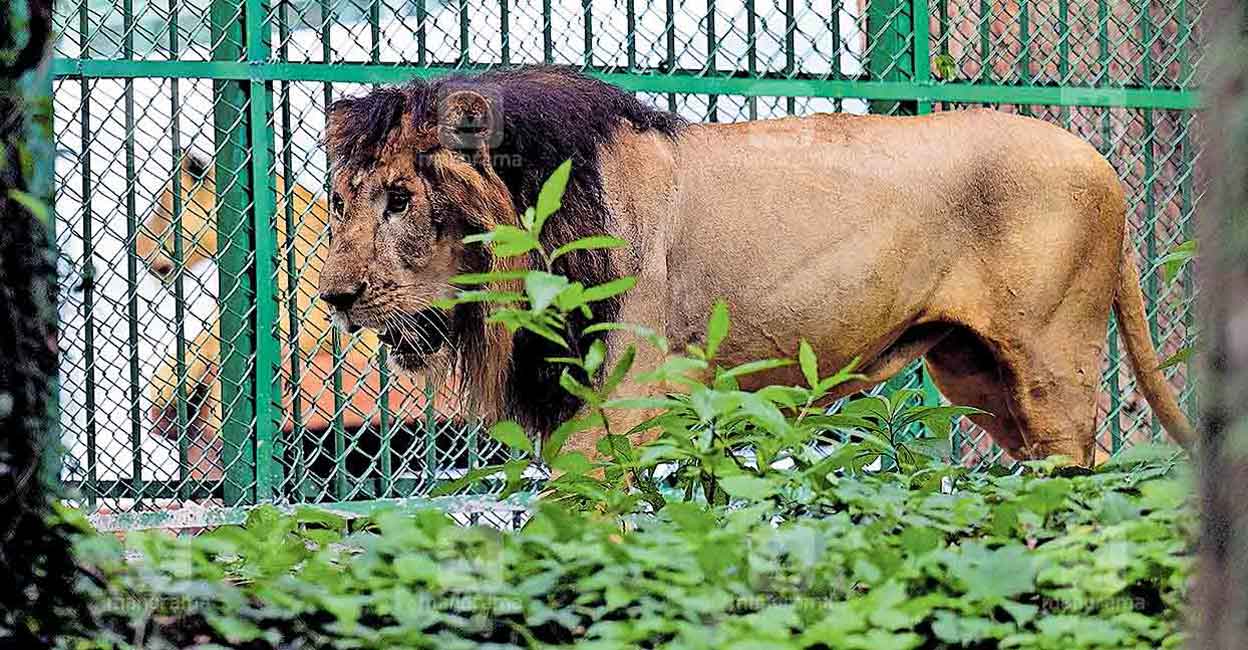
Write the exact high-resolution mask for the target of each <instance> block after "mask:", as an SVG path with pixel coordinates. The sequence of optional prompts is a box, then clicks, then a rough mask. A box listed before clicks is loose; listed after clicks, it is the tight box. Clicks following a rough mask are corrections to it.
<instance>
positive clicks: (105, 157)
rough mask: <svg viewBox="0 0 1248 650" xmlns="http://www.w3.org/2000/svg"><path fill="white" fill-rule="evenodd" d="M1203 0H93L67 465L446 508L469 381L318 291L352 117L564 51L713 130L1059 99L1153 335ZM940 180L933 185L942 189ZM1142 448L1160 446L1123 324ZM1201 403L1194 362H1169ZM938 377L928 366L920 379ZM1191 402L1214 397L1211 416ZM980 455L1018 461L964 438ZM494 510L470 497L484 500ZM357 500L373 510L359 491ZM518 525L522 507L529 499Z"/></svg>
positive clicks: (63, 110)
mask: <svg viewBox="0 0 1248 650" xmlns="http://www.w3.org/2000/svg"><path fill="white" fill-rule="evenodd" d="M1202 6H1203V4H1202V2H1201V1H1200V0H1004V1H1003V0H664V1H663V2H658V1H657V0H287V1H283V2H266V1H264V0H243V1H242V2H240V3H232V2H227V1H225V0H167V1H164V0H152V1H150V2H149V1H147V0H78V2H77V3H74V2H62V3H59V13H58V14H57V19H58V23H59V32H60V33H61V34H62V36H61V39H60V42H59V43H58V45H57V48H56V52H55V59H54V61H53V73H54V76H55V81H54V98H55V118H56V135H57V139H58V162H57V180H58V183H57V199H56V213H57V232H58V242H59V245H60V253H61V267H62V274H63V291H62V296H61V304H60V317H61V321H62V323H61V341H60V349H61V351H62V368H61V396H60V405H61V412H62V417H61V423H62V428H63V432H64V440H65V444H66V447H67V449H68V454H67V465H66V468H65V476H64V478H65V480H66V481H67V482H68V483H70V484H71V485H73V486H74V487H76V488H78V489H79V490H80V495H81V499H82V504H83V507H84V508H85V509H87V510H88V511H89V512H95V513H114V514H115V515H116V516H115V517H114V519H111V520H109V521H110V522H111V523H110V525H115V526H121V527H125V526H138V525H172V524H178V523H182V524H187V523H205V522H212V521H232V520H237V519H238V517H240V516H241V513H242V512H244V509H245V507H246V506H248V505H249V504H255V503H258V502H277V503H287V504H290V503H334V504H339V505H343V506H344V507H351V508H359V509H367V508H369V507H371V506H372V505H374V504H376V503H379V502H384V501H387V500H391V499H395V498H403V499H420V498H423V497H424V496H426V495H428V494H429V492H430V491H431V489H432V488H433V487H434V486H435V485H437V484H438V483H439V482H440V481H442V480H445V479H446V478H448V477H453V476H455V475H457V473H458V472H462V471H464V470H466V469H467V468H470V467H473V466H476V465H478V464H480V463H483V462H486V461H487V460H488V459H490V458H491V457H492V456H493V455H495V454H497V453H499V450H498V449H497V448H496V447H494V446H492V445H491V444H490V442H489V440H488V437H487V436H484V435H479V428H478V426H477V424H476V423H475V422H474V420H473V418H472V414H471V413H467V412H464V409H462V408H461V405H460V403H459V401H458V400H457V399H456V395H455V386H454V385H453V384H448V383H446V382H445V381H435V380H428V381H423V380H411V379H406V378H400V377H395V376H393V375H392V374H391V373H390V372H389V371H388V370H387V368H386V363H385V351H384V349H381V347H380V346H379V345H378V344H377V343H376V341H375V340H372V339H367V338H361V337H359V336H357V337H353V338H351V337H346V336H342V335H340V334H338V333H337V332H336V331H335V330H333V329H332V328H329V327H328V326H327V324H326V322H325V318H324V314H323V313H321V312H319V311H318V310H319V307H318V305H317V304H316V303H315V301H313V300H312V295H313V293H312V292H313V291H314V286H313V285H314V282H315V275H316V273H317V272H318V271H319V264H320V261H319V259H320V258H319V254H320V253H319V251H320V250H321V248H322V247H321V246H320V244H322V243H323V241H322V240H323V239H324V237H325V232H324V230H325V228H324V213H325V212H324V196H325V182H326V180H325V179H326V177H327V174H326V172H325V159H324V154H323V153H322V151H321V149H320V147H319V143H318V139H319V136H320V132H321V129H322V127H323V124H324V108H325V106H326V105H327V104H328V103H329V102H330V101H331V100H332V99H333V98H335V97H338V96H340V95H344V94H351V93H358V92H361V91H362V90H365V89H366V88H367V87H368V86H369V85H372V84H389V83H398V82H403V81H406V80H408V79H411V78H413V77H429V76H436V75H442V74H446V73H449V72H456V71H458V72H471V71H477V70H483V69H488V68H491V67H494V66H499V65H512V64H522V63H537V62H545V63H557V64H567V65H573V66H578V67H580V68H582V69H584V70H586V71H588V72H590V73H591V74H594V75H596V76H599V77H601V78H603V79H605V80H607V81H609V82H611V83H614V84H617V85H619V86H621V87H623V88H626V89H628V90H632V91H635V92H637V93H639V94H640V95H642V96H643V97H645V98H646V99H648V100H649V101H651V102H653V103H655V104H656V105H659V106H661V107H666V108H669V109H670V110H673V111H677V112H680V113H681V114H683V115H685V116H686V117H689V118H691V119H694V120H704V121H736V120H744V119H758V118H765V117H772V116H778V115H786V114H805V113H810V112H815V111H848V112H868V111H870V112H878V113H927V112H931V111H938V110H948V109H954V108H961V107H965V106H971V105H989V106H994V107H997V108H999V109H1001V110H1008V111H1014V112H1020V113H1027V114H1032V115H1035V116H1038V117H1041V118H1043V119H1046V120H1050V121H1053V122H1056V123H1058V124H1061V125H1063V126H1065V127H1066V128H1068V129H1070V130H1072V131H1074V132H1076V133H1078V134H1079V135H1080V136H1082V137H1084V138H1085V139H1087V140H1088V141H1090V142H1092V143H1093V144H1094V145H1096V146H1097V147H1098V148H1099V149H1100V150H1101V151H1102V152H1103V153H1105V154H1106V155H1107V156H1108V157H1109V158H1110V160H1111V162H1113V164H1114V165H1115V166H1116V168H1117V169H1118V171H1119V173H1120V175H1121V177H1122V178H1123V180H1124V183H1125V184H1126V187H1127V190H1128V194H1129V196H1130V199H1131V213H1130V217H1131V221H1132V224H1133V233H1134V236H1135V243H1136V247H1137V249H1138V251H1139V253H1140V259H1141V260H1143V267H1144V268H1143V276H1144V278H1145V280H1144V282H1145V291H1146V296H1147V298H1148V306H1149V315H1150V323H1151V325H1152V328H1153V335H1154V338H1155V340H1156V341H1157V342H1158V344H1159V346H1160V347H1161V348H1162V353H1163V356H1165V355H1169V354H1172V353H1175V352H1177V351H1178V350H1180V349H1181V348H1182V347H1184V346H1185V345H1187V344H1188V343H1189V342H1190V339H1191V338H1192V335H1193V334H1194V329H1193V325H1192V310H1191V305H1192V298H1193V286H1192V283H1191V277H1190V271H1189V270H1184V271H1183V272H1181V273H1180V274H1179V278H1178V279H1177V280H1172V279H1169V278H1166V277H1164V276H1163V273H1162V267H1163V266H1164V261H1165V256H1166V254H1167V253H1168V252H1169V251H1170V250H1171V249H1173V247H1175V246H1176V245H1177V244H1179V243H1180V242H1183V241H1185V240H1186V239H1187V238H1188V237H1189V235H1188V232H1189V226H1190V217H1191V214H1192V210H1193V205H1194V203H1195V201H1196V198H1197V195H1198V194H1199V191H1198V188H1197V187H1196V186H1195V182H1194V178H1193V160H1194V158H1195V156H1196V153H1197V152H1196V149H1195V145H1194V140H1193V137H1192V134H1191V126H1192V117H1193V110H1194V109H1195V108H1196V107H1197V105H1198V98H1197V93H1196V91H1195V89H1194V85H1195V84H1194V76H1193V70H1194V68H1195V65H1196V64H1197V62H1198V58H1199V52H1200V50H1199V49H1198V47H1197V41H1198V40H1199V39H1198V35H1197V34H1196V33H1194V30H1195V26H1196V25H1197V23H1198V19H1199V14H1200V12H1201V9H1202ZM916 180H917V179H916ZM1109 337H1110V347H1109V352H1108V355H1107V359H1106V362H1105V374H1104V383H1105V387H1106V389H1107V390H1105V391H1102V393H1103V399H1102V404H1101V408H1100V415H1101V428H1102V436H1101V444H1102V446H1103V448H1104V449H1105V451H1106V452H1110V453H1114V452H1117V451H1118V450H1120V449H1122V448H1123V447H1124V446H1126V445H1129V444H1131V443H1132V442H1133V441H1137V440H1146V439H1149V438H1152V437H1156V436H1158V435H1160V430H1159V429H1158V427H1157V424H1156V423H1155V422H1153V421H1152V420H1151V418H1150V416H1149V413H1148V409H1147V406H1146V405H1144V404H1143V402H1142V400H1140V399H1139V398H1138V397H1137V396H1136V395H1135V394H1134V392H1133V379H1132V375H1131V373H1130V370H1129V369H1128V368H1125V367H1124V364H1121V363H1120V360H1121V358H1122V356H1121V354H1120V351H1119V350H1120V347H1119V344H1118V341H1117V337H1116V334H1115V332H1114V331H1113V326H1112V324H1111V328H1110V332H1109ZM1169 372H1170V373H1171V374H1172V378H1173V382H1174V385H1175V386H1176V388H1178V389H1180V390H1182V395H1183V398H1184V403H1185V404H1186V403H1188V402H1189V401H1190V392H1191V386H1190V383H1189V382H1187V381H1186V377H1187V368H1186V367H1185V366H1184V364H1182V363H1179V364H1175V365H1174V366H1172V367H1171V368H1170V369H1169ZM907 383H909V384H915V385H923V386H925V387H926V388H927V391H926V393H925V398H926V399H929V400H931V399H938V398H939V396H938V395H936V394H935V392H934V390H932V389H931V387H930V384H927V383H926V382H925V381H924V378H923V377H922V373H921V372H920V371H918V370H915V371H912V372H908V373H906V374H905V375H904V376H903V377H901V378H899V379H897V380H894V382H893V383H892V385H894V386H897V385H901V384H907ZM1189 406H1190V404H1189ZM956 442H957V444H956V445H955V454H956V456H957V457H956V458H955V460H960V461H962V462H965V463H968V464H972V465H981V464H985V463H990V462H993V461H995V460H996V459H997V458H998V457H999V455H1000V452H999V451H998V450H996V449H994V448H993V447H992V446H991V444H990V443H989V442H988V441H986V440H984V439H983V437H982V432H979V431H978V430H976V429H974V428H972V427H970V426H963V427H961V428H960V431H959V434H958V438H957V441H956ZM473 503H475V502H473V501H472V497H470V496H466V497H458V498H455V499H450V500H449V501H448V502H447V504H444V505H449V506H452V507H462V508H468V509H469V510H472V508H473V507H474V506H473V505H472V504H473ZM348 504H349V505H348ZM509 516H510V515H509Z"/></svg>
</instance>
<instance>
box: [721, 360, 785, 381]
mask: <svg viewBox="0 0 1248 650" xmlns="http://www.w3.org/2000/svg"><path fill="white" fill-rule="evenodd" d="M791 365H793V360H792V359H760V360H758V361H750V362H747V363H743V364H741V365H739V366H735V367H733V368H730V369H728V370H725V371H724V372H723V375H724V376H725V377H743V376H745V375H752V374H754V373H756V372H764V371H767V370H775V369H776V368H784V367H785V366H791Z"/></svg>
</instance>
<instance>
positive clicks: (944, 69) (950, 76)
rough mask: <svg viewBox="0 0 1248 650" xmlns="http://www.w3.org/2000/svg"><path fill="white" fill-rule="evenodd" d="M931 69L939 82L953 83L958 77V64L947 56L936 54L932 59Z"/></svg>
mask: <svg viewBox="0 0 1248 650" xmlns="http://www.w3.org/2000/svg"><path fill="white" fill-rule="evenodd" d="M932 68H933V69H934V71H935V72H936V78H937V79H940V80H941V81H953V80H954V79H955V78H956V77H957V76H958V62H957V60H956V59H954V58H953V57H952V56H950V55H948V54H937V55H936V56H935V57H933V58H932Z"/></svg>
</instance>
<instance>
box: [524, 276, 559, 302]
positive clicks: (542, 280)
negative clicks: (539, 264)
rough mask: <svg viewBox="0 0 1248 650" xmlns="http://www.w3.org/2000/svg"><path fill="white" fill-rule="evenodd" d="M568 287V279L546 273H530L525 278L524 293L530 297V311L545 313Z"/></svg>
mask: <svg viewBox="0 0 1248 650" xmlns="http://www.w3.org/2000/svg"><path fill="white" fill-rule="evenodd" d="M567 286H568V279H567V278H565V277H563V276H562V275H555V274H553V273H547V272H545V271H529V272H528V273H527V274H525V276H524V292H525V293H527V294H528V295H529V309H531V310H532V311H534V312H540V311H545V309H546V308H547V307H549V306H550V305H551V303H553V302H554V301H555V297H556V296H558V295H559V292H560V291H563V290H564V289H565V288H567Z"/></svg>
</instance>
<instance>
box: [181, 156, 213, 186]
mask: <svg viewBox="0 0 1248 650" xmlns="http://www.w3.org/2000/svg"><path fill="white" fill-rule="evenodd" d="M182 171H183V173H185V174H186V175H187V176H190V177H191V180H192V181H193V182H196V183H201V182H203V181H204V180H206V179H207V178H208V175H209V174H211V173H212V163H211V162H210V161H209V160H208V159H207V158H204V157H203V156H202V155H200V154H198V153H195V152H193V151H188V152H187V153H186V156H185V157H184V158H182Z"/></svg>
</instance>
